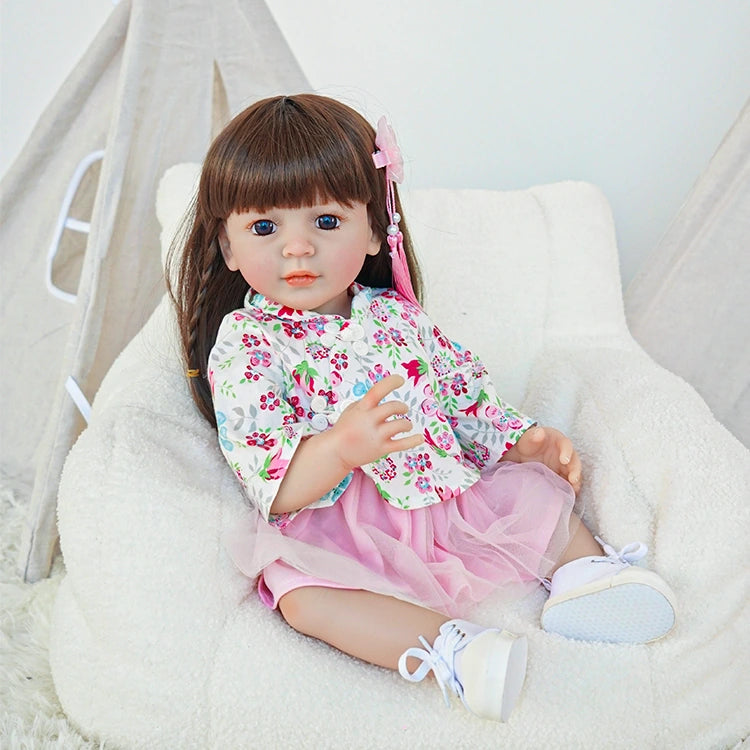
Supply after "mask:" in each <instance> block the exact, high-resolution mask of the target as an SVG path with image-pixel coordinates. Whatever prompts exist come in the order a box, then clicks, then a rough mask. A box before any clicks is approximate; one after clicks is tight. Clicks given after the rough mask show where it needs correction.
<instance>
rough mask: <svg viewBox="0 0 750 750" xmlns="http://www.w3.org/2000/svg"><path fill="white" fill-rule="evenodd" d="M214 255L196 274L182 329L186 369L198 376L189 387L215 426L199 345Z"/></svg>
mask: <svg viewBox="0 0 750 750" xmlns="http://www.w3.org/2000/svg"><path fill="white" fill-rule="evenodd" d="M215 261H216V256H214V257H213V258H208V261H207V263H206V267H205V268H204V269H203V271H202V272H201V273H200V275H199V276H198V283H197V285H196V290H195V303H194V306H193V311H192V315H190V319H189V320H188V321H187V325H186V326H185V330H184V337H185V341H184V349H185V359H186V362H187V366H188V369H195V370H198V377H191V378H190V379H189V382H190V389H191V391H192V392H193V398H194V399H195V401H196V403H197V404H198V407H199V408H200V410H201V413H202V414H203V415H204V416H205V417H206V418H207V419H208V420H209V422H211V423H212V424H213V425H214V426H215V422H216V417H215V416H214V410H213V408H210V405H211V388H210V386H209V384H208V372H207V365H208V357H207V353H206V352H205V351H203V349H204V346H201V342H202V341H204V340H205V338H204V337H202V336H201V331H202V330H203V331H205V329H206V321H205V314H204V310H205V302H206V296H207V294H208V289H209V287H210V286H211V284H210V282H211V277H212V276H213V275H214V273H215V271H216V262H215Z"/></svg>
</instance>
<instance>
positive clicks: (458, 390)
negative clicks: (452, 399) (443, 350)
mask: <svg viewBox="0 0 750 750" xmlns="http://www.w3.org/2000/svg"><path fill="white" fill-rule="evenodd" d="M451 390H452V391H453V393H454V395H456V396H460V395H461V394H462V393H467V392H468V386H467V383H466V378H465V377H464V376H463V375H462V374H461V373H460V372H457V373H456V374H455V375H454V376H453V380H452V381H451Z"/></svg>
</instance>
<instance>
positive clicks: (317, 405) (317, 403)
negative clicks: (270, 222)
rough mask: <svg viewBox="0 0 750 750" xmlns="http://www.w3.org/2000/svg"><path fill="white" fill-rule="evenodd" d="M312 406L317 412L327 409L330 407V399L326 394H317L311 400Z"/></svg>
mask: <svg viewBox="0 0 750 750" xmlns="http://www.w3.org/2000/svg"><path fill="white" fill-rule="evenodd" d="M310 408H311V409H312V410H313V411H316V412H322V411H325V410H326V409H327V408H328V399H327V398H326V397H325V396H315V397H313V399H312V400H311V401H310Z"/></svg>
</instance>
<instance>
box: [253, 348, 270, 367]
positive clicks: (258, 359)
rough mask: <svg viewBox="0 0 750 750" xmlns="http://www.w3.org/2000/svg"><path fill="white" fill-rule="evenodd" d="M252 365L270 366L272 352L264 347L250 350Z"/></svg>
mask: <svg viewBox="0 0 750 750" xmlns="http://www.w3.org/2000/svg"><path fill="white" fill-rule="evenodd" d="M250 365H251V366H252V367H270V366H271V354H270V352H267V351H265V350H264V349H256V350H254V351H252V352H250Z"/></svg>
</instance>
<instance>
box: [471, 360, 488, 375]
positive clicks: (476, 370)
mask: <svg viewBox="0 0 750 750" xmlns="http://www.w3.org/2000/svg"><path fill="white" fill-rule="evenodd" d="M486 374H487V368H486V367H485V366H484V365H483V364H482V363H481V362H479V361H478V360H477V361H474V362H472V363H471V376H472V377H473V378H483V377H484V376H485V375H486Z"/></svg>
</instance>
